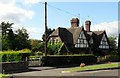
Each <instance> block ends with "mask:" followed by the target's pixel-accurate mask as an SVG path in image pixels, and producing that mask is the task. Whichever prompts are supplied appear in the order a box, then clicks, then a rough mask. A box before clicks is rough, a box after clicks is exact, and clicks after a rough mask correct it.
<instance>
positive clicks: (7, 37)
mask: <svg viewBox="0 0 120 78" xmlns="http://www.w3.org/2000/svg"><path fill="white" fill-rule="evenodd" d="M13 24H14V23H9V22H7V23H5V22H2V23H1V24H0V31H2V38H1V40H2V49H3V50H8V49H10V50H11V49H14V40H15V38H14V33H13V30H12V25H13Z"/></svg>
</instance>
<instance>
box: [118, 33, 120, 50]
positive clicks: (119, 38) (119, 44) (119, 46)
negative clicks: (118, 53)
mask: <svg viewBox="0 0 120 78" xmlns="http://www.w3.org/2000/svg"><path fill="white" fill-rule="evenodd" d="M118 49H120V34H119V37H118Z"/></svg>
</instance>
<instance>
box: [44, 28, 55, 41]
mask: <svg viewBox="0 0 120 78" xmlns="http://www.w3.org/2000/svg"><path fill="white" fill-rule="evenodd" d="M53 31H55V29H51V28H48V29H47V38H48V36H49V35H50V34H51V33H52V32H53ZM44 37H45V34H43V36H42V39H43V41H44Z"/></svg>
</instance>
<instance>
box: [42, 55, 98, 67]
mask: <svg viewBox="0 0 120 78" xmlns="http://www.w3.org/2000/svg"><path fill="white" fill-rule="evenodd" d="M42 63H43V65H44V66H64V65H80V63H85V64H87V65H88V64H95V63H97V58H96V57H95V56H94V55H87V54H86V55H60V56H46V57H45V56H43V57H42Z"/></svg>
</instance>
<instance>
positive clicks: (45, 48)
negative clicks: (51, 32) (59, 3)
mask: <svg viewBox="0 0 120 78" xmlns="http://www.w3.org/2000/svg"><path fill="white" fill-rule="evenodd" d="M44 43H45V44H44V52H45V56H47V2H45V38H44Z"/></svg>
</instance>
